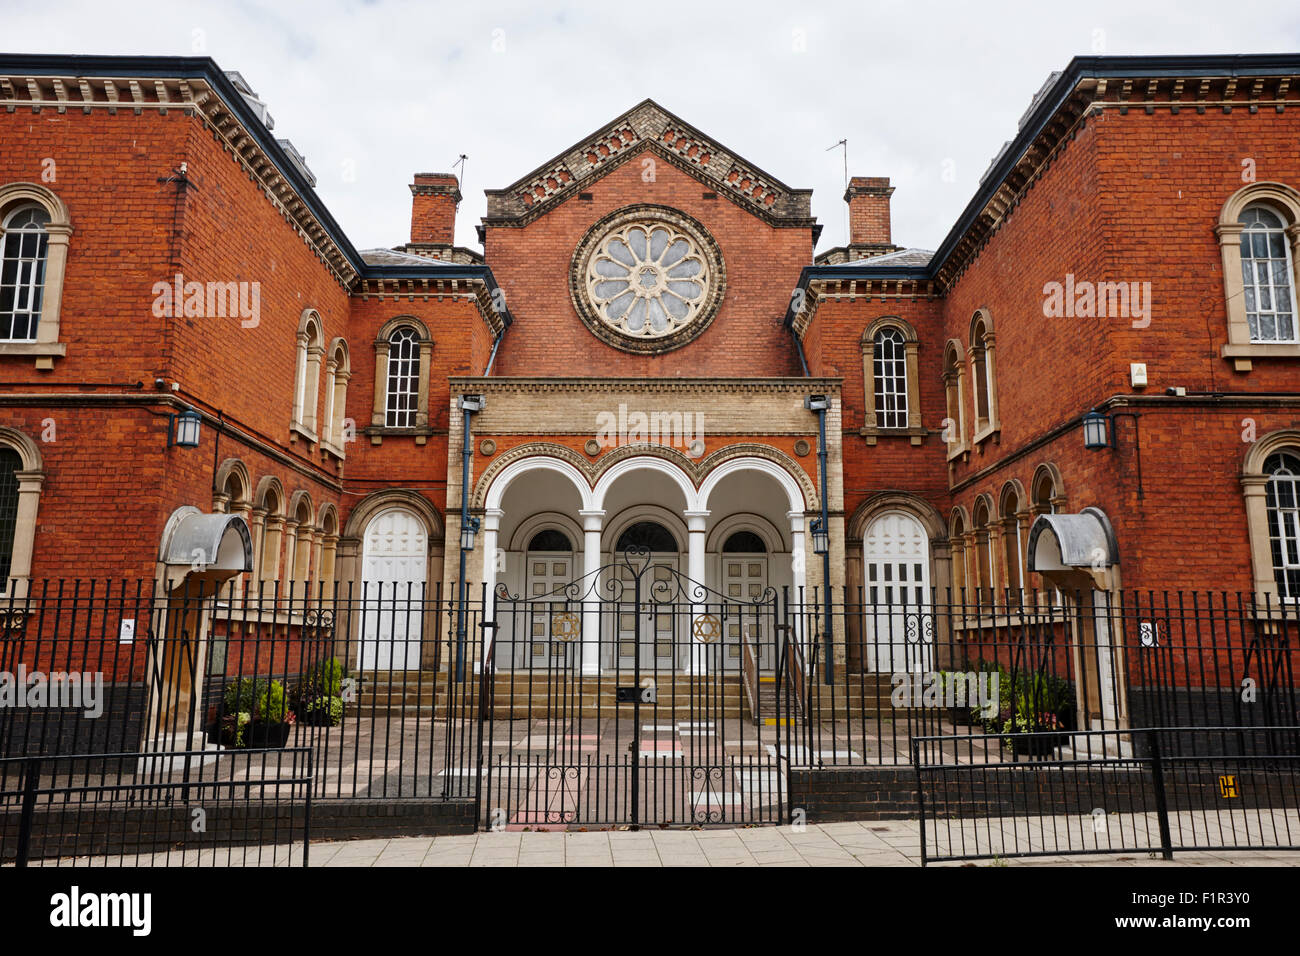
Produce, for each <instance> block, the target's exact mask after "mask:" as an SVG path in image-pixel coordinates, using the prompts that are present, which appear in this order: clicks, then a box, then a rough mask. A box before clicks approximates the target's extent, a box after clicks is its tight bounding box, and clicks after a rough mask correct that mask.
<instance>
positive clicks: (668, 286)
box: [574, 207, 722, 351]
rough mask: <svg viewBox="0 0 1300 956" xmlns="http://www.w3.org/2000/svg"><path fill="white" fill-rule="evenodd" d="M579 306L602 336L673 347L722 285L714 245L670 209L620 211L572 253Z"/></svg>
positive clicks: (704, 316)
mask: <svg viewBox="0 0 1300 956" xmlns="http://www.w3.org/2000/svg"><path fill="white" fill-rule="evenodd" d="M574 268H575V271H576V273H577V274H576V275H575V279H579V277H580V280H579V281H578V282H576V283H575V285H577V286H578V289H575V293H576V292H579V291H580V292H581V293H582V295H581V296H578V295H575V300H577V301H576V303H575V304H577V305H578V306H579V312H580V313H581V314H583V317H584V319H586V320H587V323H588V325H589V326H591V327H592V330H593V331H594V332H596V333H597V334H598V335H600V336H601V337H602V338H604V339H606V341H611V342H612V343H613V344H616V345H619V346H620V347H623V348H630V349H632V350H636V351H662V350H667V349H671V348H676V347H677V346H678V345H681V344H683V343H684V342H685V341H687V340H689V339H690V338H694V336H695V335H698V334H699V332H701V331H703V329H704V327H705V326H707V325H708V322H709V320H711V319H712V312H713V310H714V309H715V308H716V306H717V301H718V299H719V297H720V292H721V285H722V260H721V256H720V255H719V254H718V252H717V246H716V244H715V243H714V242H713V241H712V240H711V239H709V238H708V237H707V233H705V232H704V230H703V228H701V227H700V226H699V225H698V224H697V223H694V222H693V221H692V220H689V219H687V218H686V217H685V216H682V215H681V214H679V213H676V212H674V211H673V210H667V209H659V208H657V207H636V208H633V209H629V210H624V211H623V212H620V213H618V214H616V215H615V216H614V217H612V218H611V219H608V220H606V221H604V222H602V223H600V224H598V225H597V227H596V228H595V229H593V230H592V232H590V233H588V235H587V238H586V239H584V241H583V243H582V245H580V246H579V248H578V253H577V255H576V256H575V262H574Z"/></svg>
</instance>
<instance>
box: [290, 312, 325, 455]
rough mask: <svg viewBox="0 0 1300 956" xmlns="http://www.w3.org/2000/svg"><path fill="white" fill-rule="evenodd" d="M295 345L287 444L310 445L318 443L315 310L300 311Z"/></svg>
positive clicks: (319, 329)
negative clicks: (289, 442) (292, 442)
mask: <svg viewBox="0 0 1300 956" xmlns="http://www.w3.org/2000/svg"><path fill="white" fill-rule="evenodd" d="M297 343H298V344H297V361H296V364H295V366H294V368H295V370H296V371H295V373H294V388H293V419H292V421H291V422H290V425H289V440H290V441H297V440H298V438H299V437H302V438H304V439H306V441H307V442H308V443H309V444H313V445H314V444H316V442H317V441H318V440H319V438H318V437H317V435H318V432H319V430H320V429H319V422H318V418H319V416H318V414H317V411H318V409H319V403H320V368H321V359H322V358H323V356H324V355H325V332H324V328H323V325H322V323H321V317H320V313H319V312H317V311H316V310H315V309H311V308H308V309H304V310H303V313H302V316H301V318H300V319H299V320H298V337H297Z"/></svg>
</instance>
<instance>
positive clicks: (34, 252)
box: [0, 183, 72, 369]
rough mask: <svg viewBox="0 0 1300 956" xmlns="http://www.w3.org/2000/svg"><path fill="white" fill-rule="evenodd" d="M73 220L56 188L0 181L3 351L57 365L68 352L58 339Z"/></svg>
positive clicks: (40, 365) (43, 364)
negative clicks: (56, 192) (53, 189)
mask: <svg viewBox="0 0 1300 956" xmlns="http://www.w3.org/2000/svg"><path fill="white" fill-rule="evenodd" d="M71 236H72V220H71V219H69V218H68V208H67V206H65V205H64V204H63V201H62V200H60V199H59V197H58V196H56V195H55V194H54V193H52V192H50V190H48V189H46V188H45V187H44V186H39V185H37V184H36V183H8V184H5V185H0V355H21V356H24V357H30V358H33V359H35V361H36V367H37V368H38V369H52V368H54V361H55V359H57V358H60V357H61V356H63V355H64V354H66V353H67V344H66V343H64V342H61V341H59V313H60V309H61V303H62V301H63V274H64V271H65V269H66V266H67V262H68V242H69V240H70V237H71Z"/></svg>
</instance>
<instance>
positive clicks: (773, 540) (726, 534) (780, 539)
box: [704, 513, 792, 554]
mask: <svg viewBox="0 0 1300 956" xmlns="http://www.w3.org/2000/svg"><path fill="white" fill-rule="evenodd" d="M737 531H752V532H753V533H754V534H756V535H758V536H759V538H761V539H762V540H763V544H764V545H766V548H767V553H768V554H782V553H786V552H789V551H790V550H792V549H791V546H790V544H789V543H788V542H787V541H786V536H785V535H784V534H782V533H781V529H780V528H778V527H777V526H776V525H774V524H773V523H772V522H771V521H768V520H767V519H766V518H764V517H763V516H762V515H758V514H752V513H741V514H734V515H728V516H727V517H725V518H723V519H722V520H721V521H719V522H718V523H717V524H715V525H714V526H713V528H712V529H710V531H709V534H708V537H706V538H705V539H704V550H705V551H706V552H708V553H710V554H712V553H715V552H719V551H721V550H722V546H723V545H724V544H725V543H726V541H727V539H728V538H730V537H731V536H732V535H733V534H735V533H736V532H737Z"/></svg>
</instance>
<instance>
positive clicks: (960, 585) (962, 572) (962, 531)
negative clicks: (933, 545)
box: [948, 509, 970, 604]
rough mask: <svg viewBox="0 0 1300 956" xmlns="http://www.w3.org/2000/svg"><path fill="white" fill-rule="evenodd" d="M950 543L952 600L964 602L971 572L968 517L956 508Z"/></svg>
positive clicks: (956, 602) (951, 523)
mask: <svg viewBox="0 0 1300 956" xmlns="http://www.w3.org/2000/svg"><path fill="white" fill-rule="evenodd" d="M948 544H949V550H950V551H951V553H952V601H953V603H954V604H964V603H965V602H966V597H967V594H966V590H967V585H968V582H969V580H970V574H969V573H968V570H969V561H968V558H967V554H966V519H965V516H964V515H963V514H962V512H961V510H960V509H954V510H953V513H952V517H951V519H950V520H949V524H948Z"/></svg>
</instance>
